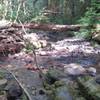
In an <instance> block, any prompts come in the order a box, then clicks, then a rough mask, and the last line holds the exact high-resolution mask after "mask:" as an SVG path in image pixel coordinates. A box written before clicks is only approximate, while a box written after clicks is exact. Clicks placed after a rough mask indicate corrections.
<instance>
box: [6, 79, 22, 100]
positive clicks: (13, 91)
mask: <svg viewBox="0 0 100 100" xmlns="http://www.w3.org/2000/svg"><path fill="white" fill-rule="evenodd" d="M5 91H6V94H7V100H17V99H19V98H20V97H21V96H22V94H23V92H22V89H21V87H20V86H19V85H18V83H16V82H15V81H10V83H8V85H7V86H6V87H5Z"/></svg>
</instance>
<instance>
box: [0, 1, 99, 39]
mask: <svg viewBox="0 0 100 100" xmlns="http://www.w3.org/2000/svg"><path fill="white" fill-rule="evenodd" d="M0 19H6V20H10V21H14V22H19V21H21V22H22V23H29V22H37V23H54V24H82V25H86V26H89V27H88V29H81V30H80V32H75V35H76V36H81V37H85V38H91V34H90V33H93V32H91V31H94V26H95V25H97V24H99V23H100V1H99V0H0ZM91 29H92V30H91ZM80 33H81V34H80Z"/></svg>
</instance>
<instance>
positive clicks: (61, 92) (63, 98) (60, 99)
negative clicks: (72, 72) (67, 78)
mask: <svg viewBox="0 0 100 100" xmlns="http://www.w3.org/2000/svg"><path fill="white" fill-rule="evenodd" d="M54 100H73V99H72V96H71V95H70V93H69V91H68V89H67V87H65V86H62V87H59V88H57V89H56V91H55V98H54Z"/></svg>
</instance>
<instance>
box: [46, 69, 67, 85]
mask: <svg viewBox="0 0 100 100" xmlns="http://www.w3.org/2000/svg"><path fill="white" fill-rule="evenodd" d="M62 77H66V75H65V74H64V73H63V72H62V71H59V70H57V69H50V70H48V72H47V74H46V81H47V82H48V83H50V84H53V83H54V82H55V81H58V80H59V79H60V78H62Z"/></svg>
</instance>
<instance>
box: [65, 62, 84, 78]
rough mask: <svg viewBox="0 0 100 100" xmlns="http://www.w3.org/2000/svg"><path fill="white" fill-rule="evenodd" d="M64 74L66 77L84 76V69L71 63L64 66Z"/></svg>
mask: <svg viewBox="0 0 100 100" xmlns="http://www.w3.org/2000/svg"><path fill="white" fill-rule="evenodd" d="M64 72H65V73H66V74H68V75H76V76H77V75H83V74H85V68H83V67H82V66H81V65H79V64H75V63H71V64H68V65H65V66H64Z"/></svg>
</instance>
